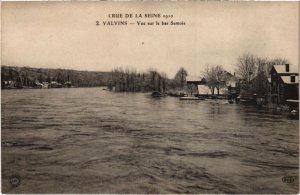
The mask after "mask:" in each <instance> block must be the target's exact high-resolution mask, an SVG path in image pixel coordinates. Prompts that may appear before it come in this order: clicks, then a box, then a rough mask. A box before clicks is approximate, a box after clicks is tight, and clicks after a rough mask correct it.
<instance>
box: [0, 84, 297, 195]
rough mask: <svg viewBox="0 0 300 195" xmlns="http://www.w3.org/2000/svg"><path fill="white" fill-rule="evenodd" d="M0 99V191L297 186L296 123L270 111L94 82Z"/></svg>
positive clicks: (291, 189)
mask: <svg viewBox="0 0 300 195" xmlns="http://www.w3.org/2000/svg"><path fill="white" fill-rule="evenodd" d="M1 97H2V98H1V100H2V103H1V105H2V110H1V119H2V121H1V126H2V138H1V141H2V150H1V151H2V193H297V192H298V187H299V185H298V183H299V180H298V168H299V166H298V156H299V155H298V153H299V144H298V139H299V133H298V129H299V121H298V120H291V119H289V118H288V117H287V116H286V115H285V114H282V113H279V112H275V111H268V110H264V109H259V108H256V107H252V106H245V105H241V104H227V102H226V101H215V100H210V101H208V100H207V101H180V100H179V99H178V98H174V97H165V98H151V97H150V96H149V94H146V93H114V92H110V91H106V90H102V89H101V88H70V89H32V90H31V89H28V90H2V96H1ZM12 175H18V176H20V179H21V182H20V183H19V185H18V186H15V185H11V183H10V181H11V180H10V178H11V176H12ZM284 176H293V179H294V182H292V183H286V182H283V181H282V178H283V177H284Z"/></svg>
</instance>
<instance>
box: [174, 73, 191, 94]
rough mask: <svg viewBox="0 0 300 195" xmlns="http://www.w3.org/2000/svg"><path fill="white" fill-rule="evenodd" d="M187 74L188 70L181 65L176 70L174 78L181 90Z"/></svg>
mask: <svg viewBox="0 0 300 195" xmlns="http://www.w3.org/2000/svg"><path fill="white" fill-rule="evenodd" d="M187 76H188V72H187V70H186V69H184V68H183V67H180V69H179V70H178V71H177V73H176V75H175V77H174V80H175V81H176V82H177V83H178V85H179V87H180V89H181V90H182V89H183V87H184V86H185V84H186V77H187Z"/></svg>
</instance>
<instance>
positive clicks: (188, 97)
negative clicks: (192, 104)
mask: <svg viewBox="0 0 300 195" xmlns="http://www.w3.org/2000/svg"><path fill="white" fill-rule="evenodd" d="M179 99H180V100H205V98H203V97H192V96H186V97H180V98H179Z"/></svg>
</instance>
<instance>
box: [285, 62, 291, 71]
mask: <svg viewBox="0 0 300 195" xmlns="http://www.w3.org/2000/svg"><path fill="white" fill-rule="evenodd" d="M285 71H286V72H290V65H289V64H285Z"/></svg>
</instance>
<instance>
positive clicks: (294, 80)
mask: <svg viewBox="0 0 300 195" xmlns="http://www.w3.org/2000/svg"><path fill="white" fill-rule="evenodd" d="M295 82H296V76H295V75H291V83H295Z"/></svg>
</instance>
